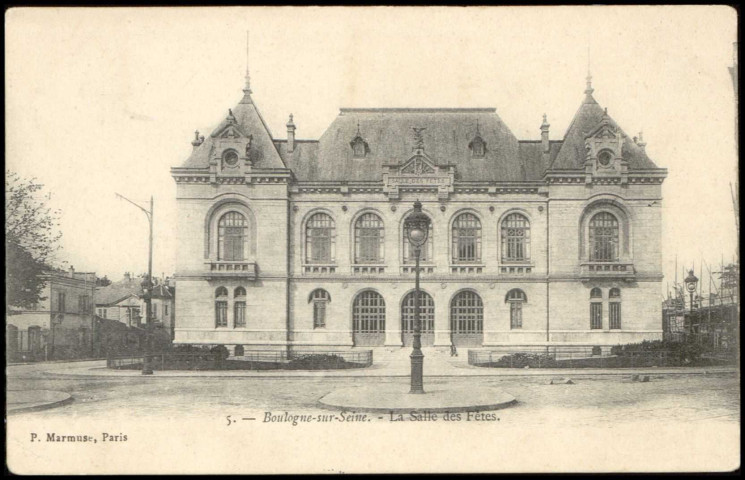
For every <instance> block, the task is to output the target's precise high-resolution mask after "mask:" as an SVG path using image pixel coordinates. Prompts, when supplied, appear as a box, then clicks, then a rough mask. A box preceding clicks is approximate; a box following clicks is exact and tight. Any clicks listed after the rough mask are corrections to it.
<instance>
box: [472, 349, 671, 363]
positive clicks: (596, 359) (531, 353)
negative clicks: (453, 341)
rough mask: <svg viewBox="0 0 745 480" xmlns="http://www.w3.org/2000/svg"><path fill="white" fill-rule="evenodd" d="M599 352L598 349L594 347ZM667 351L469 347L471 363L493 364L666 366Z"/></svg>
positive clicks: (668, 361) (667, 361)
mask: <svg viewBox="0 0 745 480" xmlns="http://www.w3.org/2000/svg"><path fill="white" fill-rule="evenodd" d="M594 352H595V353H597V349H595V350H594ZM670 363H671V358H670V355H669V352H667V351H662V350H658V351H641V352H627V353H624V355H622V356H615V355H612V356H611V355H609V356H601V355H597V354H596V355H593V347H533V348H531V347H526V348H523V349H521V350H519V351H517V350H514V349H502V350H469V351H468V364H469V365H474V366H477V367H492V368H525V367H530V368H634V367H652V366H659V367H661V366H667V365H669V364H670Z"/></svg>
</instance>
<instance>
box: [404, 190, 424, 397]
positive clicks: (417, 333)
mask: <svg viewBox="0 0 745 480" xmlns="http://www.w3.org/2000/svg"><path fill="white" fill-rule="evenodd" d="M406 234H407V235H408V239H409V243H410V244H411V247H412V249H413V250H414V257H415V258H416V267H415V271H416V287H415V290H414V342H413V348H412V351H411V355H410V356H409V358H411V391H410V392H409V393H416V394H421V393H424V379H423V371H424V354H423V353H422V322H421V319H420V318H419V296H420V291H419V256H420V254H421V251H422V246H423V245H424V244H425V243H426V242H427V237H428V236H429V217H428V216H427V215H425V214H424V213H422V204H421V202H420V201H419V200H417V201H416V202H414V213H412V214H411V215H409V217H408V218H407V219H406Z"/></svg>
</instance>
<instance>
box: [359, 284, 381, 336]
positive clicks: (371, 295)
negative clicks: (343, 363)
mask: <svg viewBox="0 0 745 480" xmlns="http://www.w3.org/2000/svg"><path fill="white" fill-rule="evenodd" d="M352 339H353V341H354V346H355V347H357V346H373V345H383V344H384V343H385V300H383V297H382V296H381V295H380V294H379V293H378V292H375V291H373V290H365V291H364V292H361V293H359V294H358V295H357V296H356V297H355V298H354V302H353V304H352Z"/></svg>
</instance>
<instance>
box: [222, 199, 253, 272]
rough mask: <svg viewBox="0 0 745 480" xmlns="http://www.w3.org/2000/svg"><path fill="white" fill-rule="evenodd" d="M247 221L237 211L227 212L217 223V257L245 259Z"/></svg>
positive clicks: (235, 259)
mask: <svg viewBox="0 0 745 480" xmlns="http://www.w3.org/2000/svg"><path fill="white" fill-rule="evenodd" d="M247 239H248V222H247V221H246V217H244V216H243V215H242V214H241V213H239V212H232V211H231V212H228V213H226V214H225V215H223V216H222V217H220V221H219V222H218V224H217V259H218V260H227V261H243V260H245V259H246V244H247Z"/></svg>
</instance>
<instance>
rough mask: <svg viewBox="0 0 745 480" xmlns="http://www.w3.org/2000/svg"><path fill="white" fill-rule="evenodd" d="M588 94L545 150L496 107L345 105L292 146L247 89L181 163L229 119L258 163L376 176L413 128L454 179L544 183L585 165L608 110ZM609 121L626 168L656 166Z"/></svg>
mask: <svg viewBox="0 0 745 480" xmlns="http://www.w3.org/2000/svg"><path fill="white" fill-rule="evenodd" d="M585 93H586V96H585V99H584V101H583V103H582V105H581V106H580V108H579V110H577V113H576V114H575V116H574V119H573V120H572V122H571V124H570V125H569V127H568V129H567V131H566V134H565V135H564V138H563V139H562V140H552V141H550V142H549V152H548V154H547V155H544V153H543V149H542V145H541V142H540V141H539V140H518V139H517V138H516V137H515V136H514V135H513V133H512V132H511V131H510V129H509V127H507V125H505V123H504V122H503V121H502V119H501V118H500V117H499V115H497V113H496V109H495V108H342V109H340V112H339V115H338V116H337V117H336V118H335V119H334V121H333V122H332V123H331V125H330V126H329V127H328V128H327V129H326V131H325V132H324V133H323V135H322V136H321V138H320V139H318V140H295V145H294V151H293V152H289V151H288V145H287V140H279V139H273V138H272V135H271V132H270V131H269V128H268V127H267V125H266V123H265V122H264V119H263V118H262V117H261V114H260V113H259V111H258V109H257V108H256V105H255V104H254V102H253V100H252V98H251V95H250V91H249V92H247V93H245V95H244V97H243V99H242V100H241V101H240V103H239V104H238V105H237V106H236V107H235V108H234V109H232V116H230V115H228V118H226V119H224V120H223V121H222V122H221V123H220V125H218V126H217V128H215V129H214V130H213V132H212V134H211V135H209V136H208V137H207V138H206V139H205V140H204V142H203V143H202V144H201V145H199V146H197V147H196V148H195V149H194V150H193V151H192V153H191V155H190V156H189V158H187V160H186V161H185V162H184V163H183V164H182V166H181V168H194V169H206V168H208V167H209V159H210V156H211V155H212V154H213V152H212V150H213V148H214V146H215V142H216V140H217V139H216V138H215V136H217V135H218V134H220V133H221V132H222V131H223V130H225V129H226V128H228V127H230V126H231V125H233V126H235V127H236V128H235V130H236V131H237V132H238V133H239V134H241V135H251V136H252V139H251V157H252V165H253V168H255V169H261V168H268V169H275V168H289V169H291V170H292V172H293V175H294V177H295V179H296V180H298V181H301V182H326V181H333V182H366V181H367V182H378V181H381V180H382V176H383V172H384V166H385V165H401V164H403V163H405V162H406V161H408V160H409V159H410V158H411V156H412V154H413V151H414V149H415V147H416V142H417V141H416V140H415V138H414V131H413V128H417V129H422V128H423V130H422V131H421V132H422V133H421V140H422V142H423V147H424V149H423V152H424V153H425V154H426V155H427V157H428V158H430V159H431V160H432V161H433V162H434V163H435V164H436V165H439V166H454V167H455V175H456V176H455V178H456V180H460V181H487V182H521V181H541V180H542V178H543V175H544V173H545V172H546V170H547V169H548V170H578V169H583V168H584V162H585V138H586V137H587V135H588V134H590V133H591V132H592V131H593V130H595V129H596V128H597V127H598V126H599V125H600V123H601V122H602V121H603V117H604V114H605V111H604V110H603V108H601V107H600V105H598V103H597V102H596V101H595V99H594V98H593V96H592V89H591V88H590V87H589V86H588V90H587V91H586V92H585ZM607 120H608V123H609V124H610V125H611V126H612V127H613V128H615V129H618V131H620V132H621V133H622V134H623V136H624V139H623V158H624V160H625V161H627V162H628V168H629V169H630V170H634V169H652V168H657V166H656V165H655V164H654V163H653V162H652V160H650V159H649V157H648V156H647V154H646V152H645V151H644V149H643V148H642V147H640V146H639V145H637V144H636V143H635V142H634V141H633V140H632V139H631V138H630V137H629V136H628V135H626V134H624V133H623V130H621V129H620V127H618V125H617V124H616V122H615V121H614V120H613V119H612V118H610V117H608V119H607ZM477 136H478V137H480V138H481V139H482V140H483V141H484V143H485V144H486V151H485V155H484V156H483V157H474V155H473V154H472V151H471V149H470V148H469V144H471V142H472V141H473V140H474V138H476V137H477ZM357 137H359V138H362V140H363V141H364V142H365V143H366V145H367V149H366V154H365V156H364V157H355V156H354V149H353V147H352V145H351V144H350V142H352V141H353V140H354V139H356V138H357Z"/></svg>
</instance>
